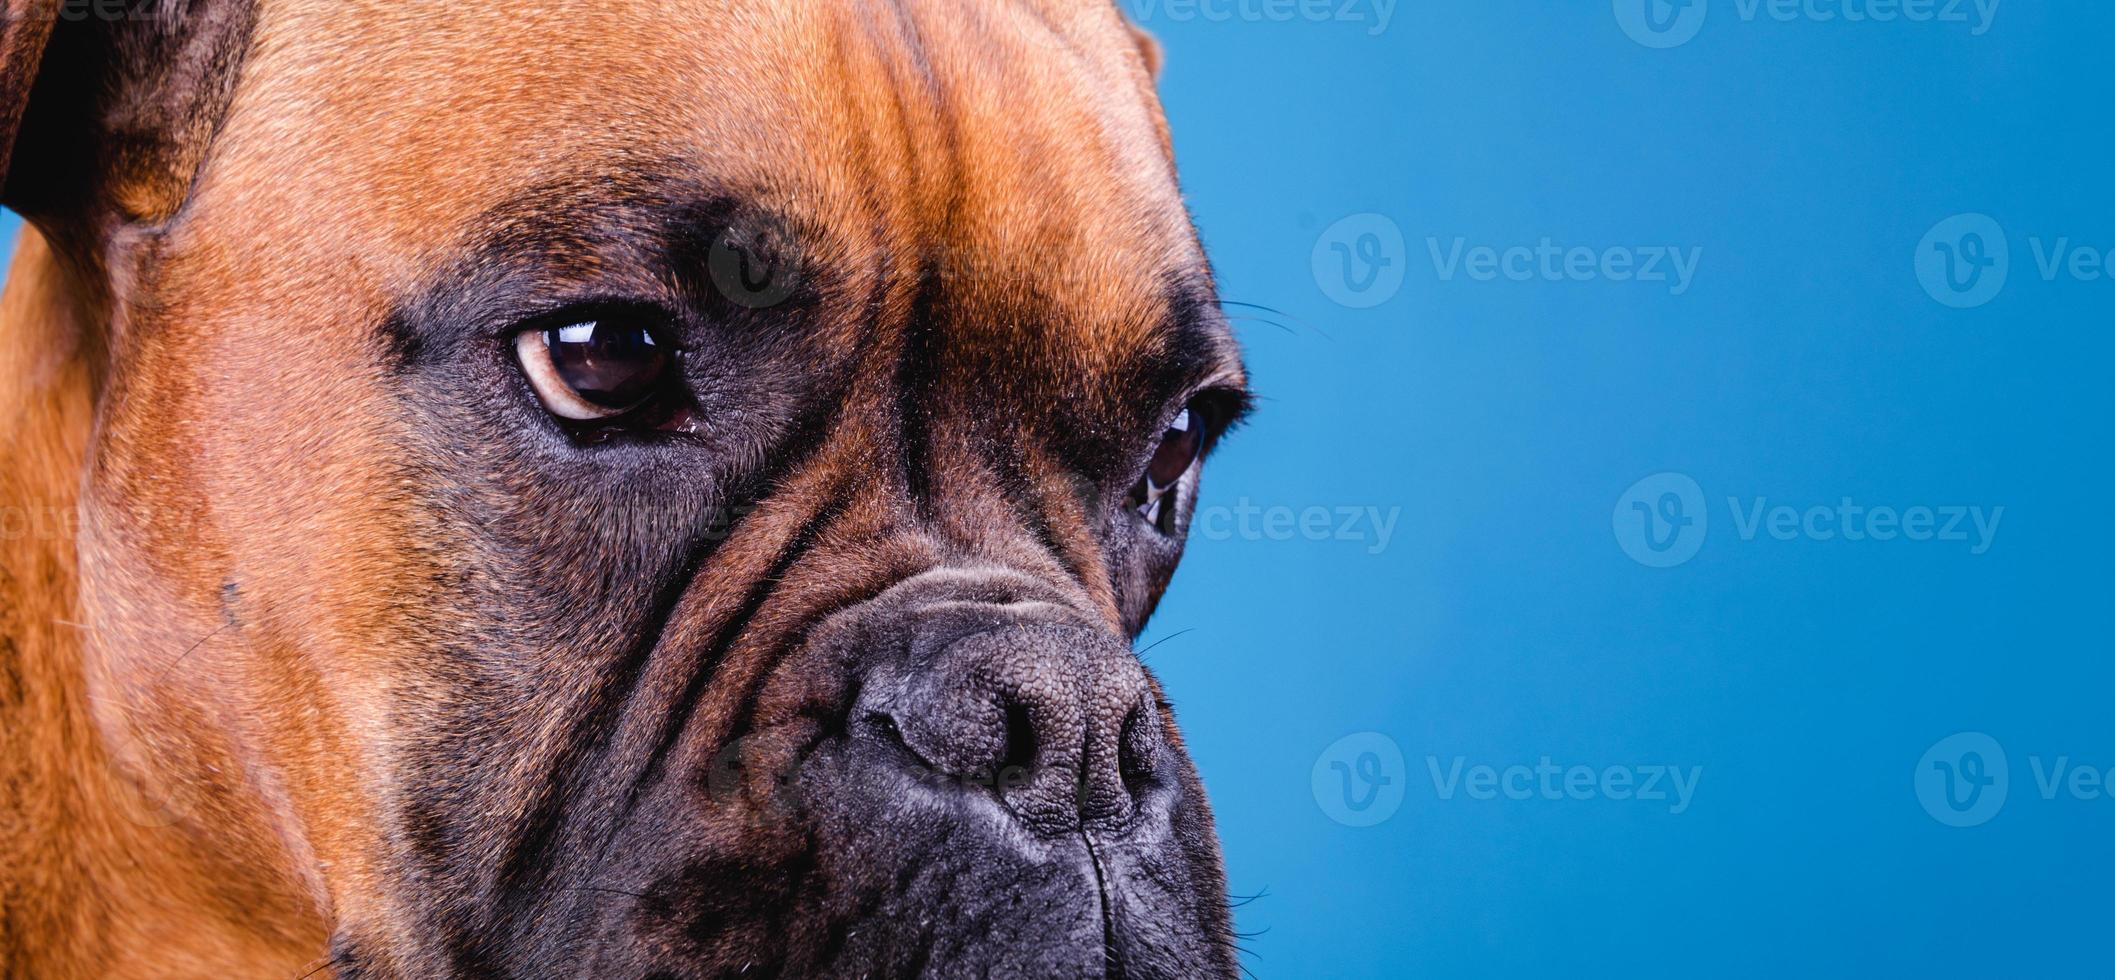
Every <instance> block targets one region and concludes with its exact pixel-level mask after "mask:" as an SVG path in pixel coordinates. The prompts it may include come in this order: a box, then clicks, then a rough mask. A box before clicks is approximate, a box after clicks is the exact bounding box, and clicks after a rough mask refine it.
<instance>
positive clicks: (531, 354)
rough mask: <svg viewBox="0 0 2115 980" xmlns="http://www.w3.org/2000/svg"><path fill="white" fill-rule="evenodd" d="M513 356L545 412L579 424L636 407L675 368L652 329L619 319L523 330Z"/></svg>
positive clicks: (660, 386)
mask: <svg viewBox="0 0 2115 980" xmlns="http://www.w3.org/2000/svg"><path fill="white" fill-rule="evenodd" d="M514 352H515V355H516V356H517V357H519V358H520V359H521V370H522V373H523V374H525V375H527V376H528V378H529V385H530V387H533V388H535V389H536V397H537V398H538V399H540V400H541V401H542V402H543V406H544V407H545V408H547V409H550V411H551V414H553V415H557V416H559V417H560V418H566V419H572V420H575V421H583V422H584V421H592V420H595V419H607V418H613V417H615V416H618V415H622V414H624V413H625V412H628V411H631V410H632V409H634V408H637V407H639V406H640V405H641V404H643V403H645V402H646V401H648V400H649V399H651V398H652V397H653V396H654V394H655V393H657V392H658V391H660V390H661V388H662V385H663V383H664V382H665V381H666V379H667V376H668V373H669V367H670V365H672V364H673V363H674V358H673V357H672V356H671V355H670V351H669V349H668V347H666V346H665V345H663V344H662V342H661V340H660V338H658V337H655V336H654V332H653V331H652V330H651V329H649V328H648V327H647V326H645V325H644V324H641V323H639V322H637V321H635V320H631V319H628V318H623V317H611V318H605V319H597V320H582V321H580V322H578V323H568V324H565V325H563V326H555V327H547V328H542V329H533V330H524V331H522V332H521V333H520V334H517V335H516V336H515V338H514Z"/></svg>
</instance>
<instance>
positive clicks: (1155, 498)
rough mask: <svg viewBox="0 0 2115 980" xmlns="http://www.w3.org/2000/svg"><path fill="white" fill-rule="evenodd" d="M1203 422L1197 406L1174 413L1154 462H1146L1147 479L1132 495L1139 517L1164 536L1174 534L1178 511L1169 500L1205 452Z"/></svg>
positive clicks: (1143, 478) (1157, 448) (1154, 456)
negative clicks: (1176, 511) (1171, 532)
mask: <svg viewBox="0 0 2115 980" xmlns="http://www.w3.org/2000/svg"><path fill="white" fill-rule="evenodd" d="M1203 421H1204V420H1203V419H1202V418H1200V417H1199V413H1198V411H1197V409H1196V407H1195V406H1185V407H1184V408H1183V410H1182V411H1180V412H1177V413H1175V418H1174V420H1172V421H1170V422H1169V423H1168V429H1167V431H1166V432H1163V433H1161V434H1160V445H1159V446H1157V447H1155V448H1154V450H1153V458H1152V459H1150V460H1147V461H1146V472H1145V475H1144V476H1141V477H1139V480H1138V487H1137V488H1136V489H1134V490H1132V491H1131V504H1132V506H1133V507H1136V508H1137V509H1138V514H1139V516H1140V517H1143V518H1145V519H1146V523H1148V524H1151V525H1153V526H1154V527H1156V528H1159V529H1160V530H1161V532H1162V533H1168V532H1170V531H1173V530H1174V523H1175V507H1174V506H1173V504H1172V501H1171V499H1170V498H1171V497H1173V495H1174V492H1175V489H1176V487H1178V486H1180V485H1181V484H1182V478H1183V476H1184V475H1185V474H1187V473H1189V472H1190V467H1191V466H1194V465H1196V463H1197V457H1198V455H1199V454H1200V453H1202V452H1203V451H1204V424H1203Z"/></svg>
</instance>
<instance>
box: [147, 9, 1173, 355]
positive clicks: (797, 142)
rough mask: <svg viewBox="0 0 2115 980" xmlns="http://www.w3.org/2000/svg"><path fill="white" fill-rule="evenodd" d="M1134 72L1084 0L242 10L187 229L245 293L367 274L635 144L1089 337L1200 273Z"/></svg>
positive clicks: (1159, 128) (611, 169) (623, 164)
mask: <svg viewBox="0 0 2115 980" xmlns="http://www.w3.org/2000/svg"><path fill="white" fill-rule="evenodd" d="M1150 86H1151V79H1150V77H1149V76H1148V74H1147V71H1146V69H1145V67H1144V65H1143V62H1142V59H1141V57H1140V55H1139V52H1138V50H1137V48H1136V43H1135V40H1134V38H1133V36H1132V35H1131V34H1130V33H1129V30H1128V27H1127V25H1126V24H1125V23H1124V21H1123V19H1122V15H1121V13H1120V12H1119V11H1118V10H1117V9H1116V7H1115V5H1114V4H1111V3H1107V2H1104V0H1037V2H1030V0H1019V2H992V0H809V2H801V3H771V4H758V3H747V2H737V0H658V2H636V3H622V4H612V3H603V2H559V3H550V4H538V5H533V8H529V7H522V6H519V5H464V4H439V3H424V2H396V3H388V4H380V3H343V2H341V0H284V2H278V3H271V2H267V3H265V4H264V6H263V7H262V9H261V10H260V14H259V18H258V22H257V28H256V35H255V42H254V46H253V49H252V54H251V56H250V58H249V60H248V63H247V64H245V66H244V67H243V77H242V81H241V84H240V86H239V87H238V89H237V94H236V97H235V100H234V103H233V105H232V107H231V110H230V114H229V117H228V119H227V121H226V123H225V125H224V126H223V129H222V133H221V136H220V138H219V140H218V141H217V142H216V146H215V150H214V154H213V157H212V158H211V161H210V162H209V164H208V168H207V171H206V173H205V174H204V175H202V178H201V180H200V182H199V185H198V187H197V188H196V190H195V192H194V205H197V206H195V207H194V208H193V209H192V213H193V216H192V217H190V218H187V220H188V221H189V222H190V223H192V224H193V225H194V226H196V227H197V230H198V233H199V234H200V235H201V236H202V237H210V238H211V239H212V240H213V241H214V242H215V245H214V249H213V250H214V252H215V254H216V256H217V257H218V258H219V259H220V260H221V261H223V262H227V263H229V264H230V265H231V266H232V267H231V268H228V269H226V270H224V272H223V273H222V274H220V275H217V276H215V277H214V278H216V279H218V280H220V281H223V282H240V283H245V284H247V286H248V287H249V288H250V292H249V298H250V299H251V300H252V301H254V302H265V301H266V300H267V299H268V298H270V297H271V295H272V294H273V293H277V292H283V291H284V290H282V289H279V288H275V287H277V286H281V285H283V286H284V289H304V288H306V289H337V290H357V289H359V288H360V286H361V284H363V283H364V284H368V285H373V286H375V287H376V288H378V289H379V288H380V286H381V285H382V284H389V283H404V282H408V281H413V280H416V279H417V278H419V277H420V276H422V275H426V274H428V273H430V271H431V270H432V269H434V268H436V267H439V266H442V265H445V264H446V263H448V262H449V261H451V260H452V259H453V258H455V257H456V255H457V254H458V253H459V252H460V251H461V250H462V249H464V248H467V247H469V246H470V244H471V243H474V242H475V241H477V240H478V239H479V238H480V236H482V235H484V234H486V233H488V232H489V227H487V226H488V225H489V223H490V221H491V219H492V215H493V214H494V213H495V212H496V211H503V210H504V209H505V207H506V205H507V202H509V201H511V200H515V199H518V198H519V197H520V196H522V195H524V194H527V193H530V192H531V191H532V190H533V189H535V188H538V187H545V186H549V185H551V184H553V183H556V182H563V181H566V180H568V179H574V178H578V177H581V176H583V175H587V176H592V175H606V174H612V173H621V172H623V171H625V170H626V168H630V167H634V166H636V161H640V160H653V161H656V162H657V164H656V166H657V167H659V168H661V169H664V170H668V169H673V170H679V171H683V172H682V173H678V174H675V175H674V176H677V177H680V178H682V179H684V180H686V181H690V182H693V183H696V184H698V185H702V186H712V187H732V188H741V189H743V193H744V194H745V195H749V196H753V197H755V198H759V199H761V200H760V201H759V203H760V204H761V205H763V206H764V207H767V208H769V209H771V210H773V211H777V212H779V213H783V214H785V215H787V216H788V217H789V218H791V219H793V220H794V221H795V222H797V223H798V224H800V225H802V226H804V227H810V228H824V229H829V230H830V232H831V234H832V235H833V236H837V237H838V241H836V242H835V243H833V247H835V248H836V249H837V251H839V252H843V253H849V254H852V255H855V256H869V255H877V254H897V255H901V254H903V253H905V252H907V251H908V252H915V253H916V254H917V255H919V256H920V257H921V258H922V259H923V260H925V261H927V262H932V263H937V264H938V267H939V268H940V269H941V271H943V272H945V273H947V274H949V275H950V276H951V277H952V280H951V282H952V283H953V285H954V286H955V288H956V289H957V290H958V292H959V293H960V294H961V295H963V296H974V295H977V294H980V293H995V292H1000V291H1004V292H1009V293H1010V294H1013V295H1020V294H1023V293H1024V292H1026V293H1032V294H1033V295H1034V297H1035V301H1036V302H1037V303H1038V304H1039V305H1040V306H1043V307H1044V309H1043V310H1042V311H1041V313H1042V315H1041V316H1040V317H1039V320H1040V321H1041V322H1042V323H1044V324H1045V325H1046V327H1047V328H1052V329H1063V330H1065V331H1067V332H1068V334H1070V340H1069V343H1070V344H1071V345H1072V346H1074V347H1076V348H1077V349H1078V350H1080V351H1083V352H1093V351H1108V352H1111V353H1112V356H1113V352H1116V351H1120V350H1123V349H1125V348H1127V347H1135V346H1137V345H1138V344H1139V343H1141V342H1143V341H1144V340H1146V339H1147V337H1148V334H1147V331H1149V330H1150V329H1151V328H1152V327H1153V325H1155V324H1157V323H1160V322H1162V321H1164V320H1165V318H1166V316H1167V312H1168V311H1167V306H1168V303H1169V289H1168V283H1169V282H1170V280H1171V278H1186V279H1187V280H1188V281H1192V282H1202V281H1203V277H1204V271H1203V270H1204V262H1203V258H1202V254H1201V252H1200V251H1199V249H1198V246H1197V243H1196V239H1195V235H1194V233H1193V232H1192V231H1191V230H1190V226H1189V223H1188V218H1187V215H1186V213H1185V211H1184V209H1183V207H1182V204H1181V201H1180V198H1179V195H1178V192H1177V189H1176V185H1175V180H1174V175H1173V169H1172V162H1171V159H1170V156H1169V153H1168V150H1167V143H1166V134H1165V129H1164V125H1163V123H1162V121H1161V119H1160V117H1159V115H1158V112H1157V109H1155V108H1154V103H1153V101H1152V98H1151V93H1150ZM290 250H292V251H293V252H294V253H295V254H289V251H290ZM289 269H293V270H296V271H295V272H291V273H290V272H288V271H287V270H289ZM300 270H306V271H307V272H308V273H310V274H308V275H301V274H300ZM322 270H329V272H328V273H325V272H323V271H322ZM260 287H261V288H260ZM365 298H366V299H369V300H371V301H373V302H380V301H381V299H382V297H381V296H380V295H379V293H377V294H376V295H374V296H371V297H365ZM285 299H286V297H284V296H280V297H278V298H277V299H276V300H273V301H275V302H280V303H283V302H284V301H285ZM341 305H342V301H341Z"/></svg>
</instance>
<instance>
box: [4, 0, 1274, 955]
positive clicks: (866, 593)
mask: <svg viewBox="0 0 2115 980" xmlns="http://www.w3.org/2000/svg"><path fill="white" fill-rule="evenodd" d="M16 6H17V7H18V8H19V7H22V6H29V7H35V6H37V5H36V4H28V5H22V4H18V5H16ZM134 7H135V8H137V9H139V10H145V11H148V12H149V13H150V14H151V16H144V17H138V16H136V17H133V18H129V19H125V20H122V21H118V22H103V21H97V20H95V19H93V18H90V19H87V20H80V19H72V20H69V19H66V18H59V19H57V20H56V21H51V20H49V19H47V20H46V22H45V23H44V24H43V26H42V28H40V27H39V25H38V22H37V21H36V20H35V19H34V18H30V19H23V18H21V17H11V18H10V21H9V26H8V28H7V29H6V31H5V33H4V34H0V45H4V51H0V54H4V56H5V58H6V59H7V60H6V63H5V69H4V71H0V100H5V101H0V109H5V110H6V111H5V113H4V116H5V118H0V124H4V125H8V126H12V125H13V124H12V123H11V122H9V120H12V119H16V118H19V121H20V123H19V129H18V131H17V132H16V135H15V139H14V146H13V157H12V162H11V163H10V164H9V166H8V173H7V184H6V198H7V203H8V205H9V206H11V207H14V208H16V209H18V210H20V211H22V212H23V213H24V214H25V215H27V216H28V217H29V218H30V220H31V223H32V226H33V227H32V229H31V230H30V231H28V232H26V233H25V236H24V243H23V245H22V247H21V249H20V251H19V253H18V256H17V258H16V259H15V264H14V267H13V269H12V270H11V273H10V277H9V283H8V287H7V293H6V298H5V302H4V304H0V375H4V376H5V380H4V381H0V407H5V408H6V409H7V410H8V412H9V413H10V417H11V418H13V419H15V420H16V421H17V424H16V425H15V426H13V428H12V430H11V431H10V432H9V433H8V434H7V435H6V436H5V439H6V440H7V441H6V445H5V448H6V450H7V457H8V459H9V461H10V462H9V465H8V466H7V467H6V469H7V471H8V472H7V473H5V474H4V475H0V503H5V504H6V505H8V506H9V507H10V508H13V509H14V510H15V512H18V513H24V514H29V515H33V516H35V515H62V516H61V517H60V519H59V520H58V521H57V523H56V524H54V523H53V522H51V521H46V520H37V521H35V522H34V529H33V531H32V533H26V534H6V535H0V548H5V549H6V551H5V555H4V557H5V559H6V560H5V564H4V566H0V567H4V569H5V577H4V578H0V615H4V617H5V618H0V638H4V639H5V640H6V645H5V646H4V647H0V668H4V673H0V721H4V722H5V724H4V725H0V728H4V730H5V734H4V735H0V738H5V739H6V740H7V741H6V743H5V744H0V750H5V751H4V752H0V754H4V755H5V756H6V757H7V759H6V761H5V762H0V766H5V767H6V768H5V769H0V775H4V776H5V777H6V781H7V784H8V786H9V787H10V788H11V793H10V797H9V799H8V802H7V804H6V810H5V812H4V813H0V819H4V820H5V821H6V823H5V824H4V825H0V867H4V870H0V889H4V890H0V973H11V971H19V972H22V973H25V974H27V975H35V976H51V977H72V976H98V977H101V976H155V977H167V976H190V975H212V976H244V977H248V976H275V975H279V976H293V975H297V974H299V973H302V972H304V971H309V970H316V971H319V973H320V974H328V973H331V972H335V973H336V975H338V976H341V977H397V976H404V977H443V976H461V977H485V976H514V977H557V976H597V977H705V976H735V975H741V976H750V977H754V976H869V977H897V976H919V975H930V976H996V977H1094V976H1123V977H1132V978H1137V977H1195V976H1227V975H1231V974H1232V973H1233V972H1234V970H1235V966H1234V961H1233V953H1232V942H1231V938H1230V933H1229V925H1228V915H1227V909H1226V898H1225V891H1224V885H1223V876H1222V872H1221V868H1220V861H1219V856H1218V849H1217V844H1216V841H1215V838H1214V835H1213V830H1212V823H1211V817H1210V814H1209V811H1208V809H1207V806H1206V802H1205V797H1204V794H1203V790H1202V787H1201V786H1200V784H1199V782H1198V779H1197V774H1196V772H1195V770H1194V768H1193V766H1192V765H1191V763H1190V761H1189V759H1188V756H1187V755H1186V754H1185V752H1184V751H1183V749H1182V745H1181V741H1180V738H1179V736H1178V735H1177V732H1176V727H1175V719H1174V717H1173V715H1172V713H1171V711H1170V709H1169V706H1168V704H1167V702H1166V700H1165V699H1164V698H1163V697H1162V696H1161V692H1160V689H1159V686H1158V684H1157V683H1156V682H1155V681H1154V680H1153V679H1152V678H1151V677H1150V676H1149V675H1148V674H1147V673H1146V672H1145V670H1144V668H1143V667H1142V665H1141V664H1140V663H1139V661H1138V659H1137V658H1136V657H1135V656H1134V655H1133V654H1132V652H1131V648H1130V644H1131V641H1132V639H1133V638H1135V637H1136V635H1137V634H1138V632H1139V631H1140V630H1141V629H1142V628H1143V626H1144V623H1145V621H1146V618H1147V617H1148V615H1149V614H1150V613H1151V611H1152V608H1153V606H1154V604H1155V603H1156V602H1157V601H1158V599H1159V597H1160V594H1161V592H1162V590H1163V589H1164V588H1165V587H1166V585H1167V583H1168V580H1169V576H1170V575H1171V574H1172V572H1173V569H1174V566H1175V563H1176V561H1177V559H1178V558H1179V557H1180V554H1181V550H1182V538H1183V532H1184V530H1185V529H1186V527H1187V524H1188V521H1189V510H1190V507H1191V503H1192V502H1193V501H1194V500H1195V487H1196V482H1197V479H1198V472H1197V467H1195V466H1193V467H1192V468H1190V469H1189V470H1188V471H1186V472H1185V473H1184V475H1183V476H1182V477H1181V478H1180V481H1179V482H1178V483H1177V484H1176V486H1175V489H1174V491H1173V492H1172V494H1171V496H1170V497H1169V498H1168V500H1169V504H1168V506H1169V507H1170V508H1172V510H1171V511H1170V512H1169V513H1168V514H1167V515H1166V516H1165V517H1161V516H1154V517H1152V518H1151V519H1149V518H1148V517H1147V516H1144V515H1142V514H1141V512H1140V510H1139V508H1138V507H1137V506H1136V500H1135V499H1134V498H1133V497H1132V496H1131V495H1132V494H1133V492H1134V489H1135V488H1136V487H1137V486H1138V485H1139V483H1140V479H1141V474H1142V473H1143V472H1145V468H1146V465H1147V461H1148V459H1149V457H1150V456H1151V455H1152V454H1153V453H1154V452H1155V449H1156V447H1157V446H1158V445H1159V444H1160V440H1161V439H1162V438H1163V434H1164V431H1165V430H1166V429H1167V428H1168V427H1169V425H1170V420H1171V419H1172V418H1175V417H1177V413H1178V412H1180V411H1181V410H1182V409H1183V407H1184V406H1185V405H1190V406H1194V408H1195V412H1196V414H1195V415H1194V418H1196V419H1198V420H1199V423H1200V424H1203V425H1206V426H1207V428H1208V433H1207V436H1206V440H1205V441H1207V442H1209V441H1210V439H1212V438H1215V437H1216V436H1217V435H1218V433H1219V432H1220V431H1222V430H1223V429H1224V427H1225V426H1226V425H1228V424H1230V423H1231V422H1232V421H1233V420H1234V418H1235V417H1236V416H1237V415H1238V414H1239V412H1240V409H1241V406H1242V404H1243V402H1244V400H1245V396H1244V394H1243V392H1242V385H1243V379H1242V374H1241V368H1240V365H1239V361H1238V357H1237V354H1236V352H1235V350H1234V347H1233V343H1232V341H1231V339H1230V336H1229V334H1228V332H1227V330H1226V327H1225V324H1224V322H1223V319H1222V318H1221V317H1220V315H1219V313H1218V309H1217V306H1216V304H1215V300H1214V292H1213V287H1212V283H1211V280H1210V276H1209V272H1208V269H1207V267H1206V264H1205V261H1204V258H1203V255H1202V252H1201V251H1200V248H1199V246H1198V243H1197V239H1196V235H1195V233H1194V231H1193V230H1192V228H1191V226H1190V223H1189V221H1188V218H1187V215H1186V214H1185V212H1184V210H1183V208H1182V206H1181V202H1180V199H1179V196H1178V193H1177V189H1176V182H1175V176H1174V171H1173V165H1172V162H1171V153H1170V148H1169V143H1168V138H1167V134H1166V130H1165V124H1164V122H1163V120H1162V117H1161V115H1160V110H1159V108H1158V105H1157V103H1156V101H1155V99H1154V97H1153V94H1152V73H1153V71H1154V70H1155V67H1156V66H1155V62H1156V61H1157V51H1156V50H1155V49H1154V47H1153V46H1152V43H1151V42H1150V40H1147V39H1144V38H1142V37H1141V36H1139V35H1137V34H1135V33H1134V32H1133V31H1132V30H1131V29H1130V28H1129V27H1128V25H1127V24H1126V23H1125V22H1124V20H1123V18H1122V16H1121V14H1120V13H1119V12H1118V11H1117V9H1116V8H1115V7H1114V6H1113V5H1112V4H1110V3H1109V2H1107V0H1004V2H1000V0H894V2H886V0H800V2H790V0H789V2H765V0H743V2H737V0H667V2H641V3H627V4H608V3H601V2H595V3H588V2H579V3H544V4H535V5H477V4H439V3H425V2H402V0H393V2H388V3H383V2H347V0H327V2H326V0H278V2H262V3H258V4H254V5H252V4H247V3H233V2H215V0H202V2H193V3H157V2H152V0H150V2H147V3H144V4H142V3H135V4H134ZM520 7H530V8H533V9H529V10H524V9H517V8H520ZM157 11H158V12H159V13H155V12H157ZM19 12H20V11H19V10H15V11H11V13H19ZM175 14H181V15H182V16H175ZM31 79H34V85H33V86H32V85H31V84H30V80H31ZM613 308H622V309H623V310H626V311H634V312H637V313H638V315H640V316H647V317H652V318H656V319H655V322H656V323H658V324H660V325H661V327H662V328H663V329H664V330H665V331H666V332H665V334H664V335H663V336H664V337H665V339H666V340H668V341H669V342H671V343H672V344H673V346H675V347H676V348H679V349H680V353H679V355H678V356H677V358H676V360H675V362H674V363H675V364H676V367H675V369H674V370H675V375H674V377H673V378H672V379H671V384H670V387H669V388H668V391H667V394H666V398H667V402H668V408H667V411H666V412H663V413H661V414H659V415H657V416H655V417H654V418H653V419H652V420H650V421H652V422H653V423H654V424H651V425H646V424H638V425H634V424H622V425H619V424H607V425H604V424H596V425H588V426H582V425H578V424H573V423H568V422H564V421H561V420H560V419H558V418H556V417H554V416H553V414H552V413H551V412H549V411H547V410H546V409H545V407H544V405H543V404H542V403H540V401H539V398H538V393H537V391H536V390H535V389H534V388H533V386H532V384H531V382H530V381H529V380H528V379H527V378H526V377H525V374H524V372H523V370H522V368H521V365H520V364H519V363H517V353H516V348H515V345H514V343H513V340H514V338H515V337H516V336H517V335H518V334H520V333H521V332H522V331H523V330H524V329H525V325H528V326H533V325H535V324H539V323H542V322H544V320H545V319H548V318H550V317H554V316H558V317H562V316H565V315H571V314H573V313H576V312H577V311H580V310H608V309H613Z"/></svg>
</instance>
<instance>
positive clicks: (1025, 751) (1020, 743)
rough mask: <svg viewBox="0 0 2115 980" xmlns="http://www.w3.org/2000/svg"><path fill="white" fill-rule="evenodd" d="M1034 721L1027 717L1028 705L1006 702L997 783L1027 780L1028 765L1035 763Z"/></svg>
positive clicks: (1037, 748)
mask: <svg viewBox="0 0 2115 980" xmlns="http://www.w3.org/2000/svg"><path fill="white" fill-rule="evenodd" d="M1038 750H1039V746H1038V745H1037V744H1036V734H1035V722H1034V721H1033V720H1031V719H1030V718H1029V717H1028V706H1027V705H1026V704H1023V703H1021V702H1019V701H1014V700H1008V701H1007V702H1006V744H1005V745H1003V746H1001V747H1000V750H999V772H998V777H999V785H1000V786H1017V785H1020V784H1022V783H1025V782H1027V781H1028V773H1029V767H1031V766H1033V765H1035V757H1036V752H1037V751H1038Z"/></svg>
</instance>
